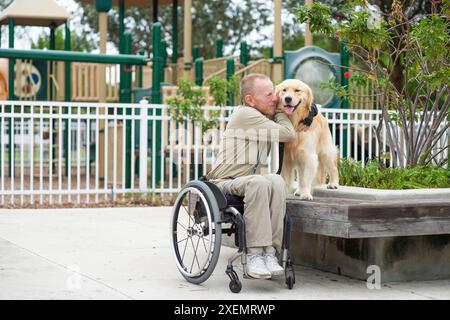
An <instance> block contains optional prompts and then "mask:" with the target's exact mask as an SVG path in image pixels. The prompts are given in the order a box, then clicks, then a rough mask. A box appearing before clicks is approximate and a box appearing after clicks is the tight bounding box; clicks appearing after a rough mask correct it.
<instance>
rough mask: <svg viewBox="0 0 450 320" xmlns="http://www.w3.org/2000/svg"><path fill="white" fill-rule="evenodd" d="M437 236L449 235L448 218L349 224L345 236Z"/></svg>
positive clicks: (449, 222)
mask: <svg viewBox="0 0 450 320" xmlns="http://www.w3.org/2000/svg"><path fill="white" fill-rule="evenodd" d="M437 234H450V218H447V219H418V220H414V219H399V220H397V221H392V222H385V221H384V222H357V223H350V226H349V229H348V234H347V235H348V238H375V237H400V236H421V235H437Z"/></svg>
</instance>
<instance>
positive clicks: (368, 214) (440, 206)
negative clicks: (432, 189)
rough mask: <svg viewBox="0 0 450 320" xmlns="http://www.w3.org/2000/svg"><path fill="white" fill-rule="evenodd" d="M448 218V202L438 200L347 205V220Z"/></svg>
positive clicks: (449, 212)
mask: <svg viewBox="0 0 450 320" xmlns="http://www.w3.org/2000/svg"><path fill="white" fill-rule="evenodd" d="M421 217H424V218H449V219H450V202H444V201H439V200H428V201H427V200H423V201H420V202H411V201H407V200H399V201H389V202H386V201H383V202H382V201H376V202H373V203H359V204H356V205H349V206H348V218H349V220H352V221H353V220H372V219H376V220H388V221H391V220H396V219H400V218H421Z"/></svg>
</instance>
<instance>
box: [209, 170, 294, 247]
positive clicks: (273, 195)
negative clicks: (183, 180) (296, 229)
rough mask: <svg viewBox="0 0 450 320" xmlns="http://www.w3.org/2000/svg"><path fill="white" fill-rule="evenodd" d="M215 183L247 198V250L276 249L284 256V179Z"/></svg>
mask: <svg viewBox="0 0 450 320" xmlns="http://www.w3.org/2000/svg"><path fill="white" fill-rule="evenodd" d="M211 182H214V183H215V184H216V185H217V186H218V187H219V189H220V190H221V191H222V192H224V193H229V194H234V195H237V196H241V197H242V196H243V197H244V212H245V213H244V221H245V231H246V240H247V248H255V247H267V246H273V247H274V248H275V249H276V250H277V251H278V252H279V253H280V252H281V244H282V241H283V222H284V215H285V213H286V196H287V188H286V184H285V182H284V180H283V178H282V177H281V176H280V175H277V174H264V175H250V176H244V177H239V178H236V179H232V180H231V179H230V180H224V181H211Z"/></svg>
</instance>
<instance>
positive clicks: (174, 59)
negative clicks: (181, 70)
mask: <svg viewBox="0 0 450 320" xmlns="http://www.w3.org/2000/svg"><path fill="white" fill-rule="evenodd" d="M172 30H173V31H172V63H174V64H176V63H178V0H173V5H172Z"/></svg>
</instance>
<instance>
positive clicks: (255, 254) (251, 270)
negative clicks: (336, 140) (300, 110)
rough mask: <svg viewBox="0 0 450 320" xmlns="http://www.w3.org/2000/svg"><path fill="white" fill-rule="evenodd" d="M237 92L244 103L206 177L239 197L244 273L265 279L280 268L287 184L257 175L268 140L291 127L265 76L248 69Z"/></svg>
mask: <svg viewBox="0 0 450 320" xmlns="http://www.w3.org/2000/svg"><path fill="white" fill-rule="evenodd" d="M240 93H241V97H242V102H243V105H242V106H238V107H236V108H235V110H234V111H233V114H232V115H231V119H230V121H229V123H228V125H227V127H226V130H225V133H224V140H223V141H222V144H221V146H220V150H219V154H218V157H217V161H216V163H215V166H214V169H213V170H211V171H210V172H209V173H208V174H207V175H206V179H207V180H208V181H210V182H212V183H214V184H215V185H216V186H217V187H218V188H219V189H220V190H221V191H222V192H223V193H224V194H233V195H237V196H240V197H244V211H245V214H244V221H245V236H246V244H247V274H248V275H249V276H250V277H252V278H258V279H268V278H271V277H274V276H278V275H281V274H283V272H284V269H283V268H282V267H281V266H280V264H279V263H278V259H277V257H276V254H280V253H281V247H282V241H283V226H284V216H285V212H286V196H287V187H286V185H285V182H284V180H283V178H282V177H281V176H280V175H278V174H261V168H263V167H267V163H266V160H267V157H268V154H269V152H270V147H271V143H272V142H274V141H275V142H287V141H289V140H293V139H295V137H296V132H295V129H294V126H293V125H292V123H291V121H290V120H289V119H288V117H287V116H286V115H285V114H284V113H283V112H279V111H277V103H278V98H277V96H276V95H275V92H274V86H273V83H272V81H271V80H270V78H268V77H267V76H265V75H262V74H249V75H247V76H245V77H244V78H243V79H242V80H241V83H240ZM312 117H313V115H311V118H312ZM311 120H312V119H311ZM300 130H307V128H306V127H305V126H303V127H300Z"/></svg>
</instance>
